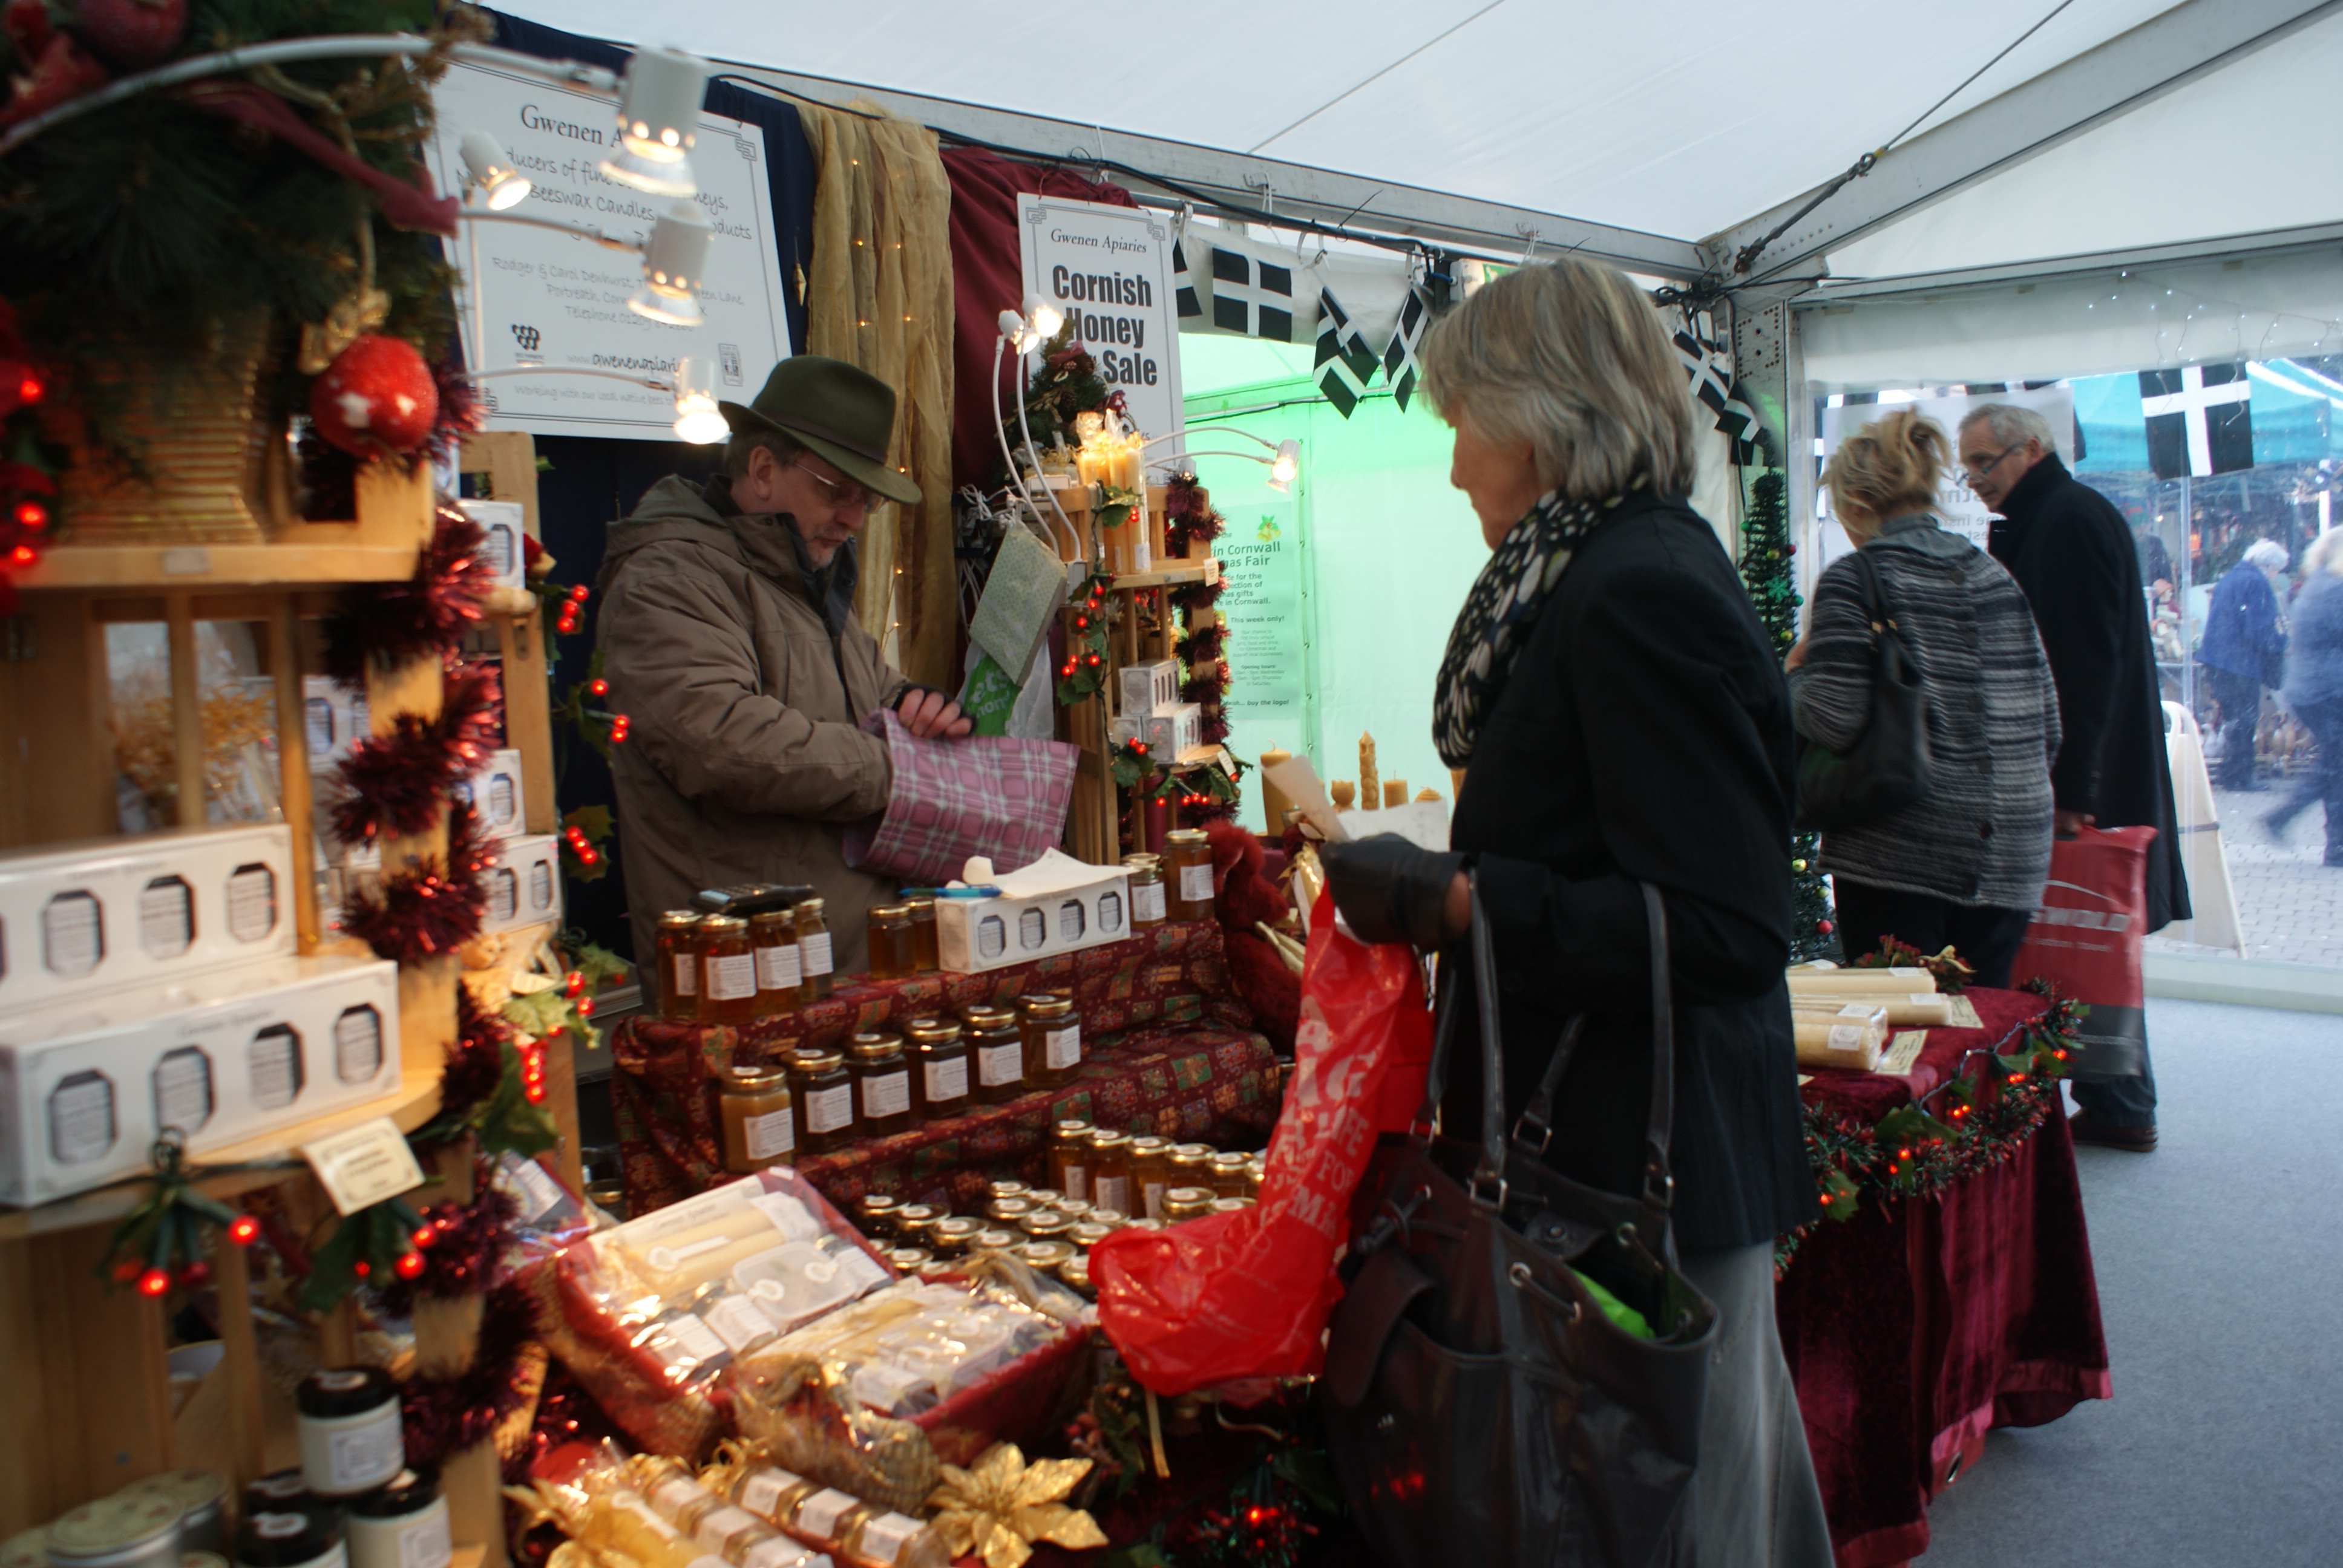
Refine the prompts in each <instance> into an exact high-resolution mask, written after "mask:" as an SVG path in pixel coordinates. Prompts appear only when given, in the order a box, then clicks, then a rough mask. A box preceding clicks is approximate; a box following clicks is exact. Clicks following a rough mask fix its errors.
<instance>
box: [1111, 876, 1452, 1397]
mask: <svg viewBox="0 0 2343 1568" xmlns="http://www.w3.org/2000/svg"><path fill="white" fill-rule="evenodd" d="M1310 930H1311V936H1310V948H1309V951H1308V953H1307V955H1306V956H1305V957H1304V959H1303V960H1302V1022H1301V1027H1300V1028H1299V1029H1298V1030H1296V1031H1295V1035H1294V1045H1293V1070H1292V1076H1291V1077H1290V1079H1289V1080H1288V1081H1287V1084H1286V1090H1285V1104H1284V1107H1283V1109H1282V1110H1281V1111H1280V1112H1279V1114H1278V1118H1277V1131H1275V1132H1274V1133H1272V1135H1271V1138H1270V1144H1269V1169H1268V1172H1267V1174H1266V1176H1265V1177H1264V1179H1263V1180H1262V1188H1261V1201H1260V1202H1259V1203H1258V1204H1256V1205H1254V1206H1253V1207H1252V1208H1250V1209H1241V1210H1238V1211H1235V1212H1234V1213H1228V1214H1212V1215H1207V1216H1206V1217H1204V1218H1202V1219H1200V1220H1189V1221H1183V1222H1182V1223H1180V1224H1177V1225H1172V1226H1170V1227H1168V1228H1166V1229H1164V1230H1161V1231H1116V1232H1115V1233H1114V1234H1113V1235H1111V1236H1109V1237H1107V1238H1106V1239H1105V1240H1104V1241H1101V1242H1099V1243H1098V1245H1096V1246H1095V1247H1092V1248H1091V1260H1090V1268H1091V1283H1092V1284H1093V1285H1095V1286H1096V1287H1097V1289H1098V1302H1099V1324H1100V1327H1101V1329H1103V1330H1104V1331H1105V1333H1106V1336H1107V1338H1108V1339H1109V1340H1110V1341H1111V1342H1112V1343H1113V1345H1114V1347H1115V1349H1116V1350H1118V1351H1120V1352H1122V1359H1123V1361H1124V1362H1125V1363H1126V1364H1127V1365H1129V1367H1130V1368H1131V1375H1132V1376H1134V1377H1136V1378H1137V1379H1138V1380H1139V1381H1140V1382H1141V1383H1143V1384H1144V1385H1146V1386H1147V1387H1149V1388H1151V1389H1153V1390H1154V1391H1155V1392H1158V1393H1184V1392H1187V1391H1188V1390H1190V1389H1196V1388H1204V1387H1208V1386H1210V1385H1212V1384H1214V1383H1222V1382H1231V1381H1232V1380H1234V1379H1237V1378H1247V1377H1300V1376H1302V1375H1305V1374H1308V1373H1312V1372H1316V1371H1317V1370H1318V1365H1319V1362H1320V1359H1321V1357H1322V1354H1323V1347H1322V1338H1323V1331H1324V1329H1325V1326H1326V1317H1327V1314H1328V1313H1330V1312H1332V1311H1333V1310H1334V1303H1335V1302H1336V1301H1337V1300H1339V1299H1340V1298H1341V1296H1342V1283H1341V1282H1340V1281H1339V1280H1337V1279H1336V1278H1335V1275H1334V1253H1335V1250H1336V1249H1337V1248H1338V1247H1339V1246H1340V1245H1341V1244H1342V1241H1344V1240H1345V1239H1346V1238H1347V1236H1348V1235H1349V1231H1350V1205H1351V1193H1352V1190H1353V1188H1355V1187H1356V1186H1357V1185H1358V1183H1359V1178H1360V1176H1361V1174H1362V1173H1363V1172H1364V1171H1365V1170H1366V1168H1367V1158H1368V1156H1369V1155H1370V1154H1372V1153H1373V1151H1374V1147H1375V1139H1376V1136H1377V1135H1378V1134H1380V1133H1383V1132H1402V1131H1406V1129H1407V1125H1408V1122H1409V1121H1410V1120H1411V1119H1412V1118H1413V1116H1414V1114H1415V1111H1416V1110H1417V1107H1418V1105H1419V1104H1420V1103H1421V1101H1422V1100H1423V1076H1424V1072H1425V1070H1426V1068H1427V1067H1428V1066H1429V1065H1430V1062H1431V1060H1432V1020H1431V1017H1430V1015H1429V1014H1428V1013H1426V1012H1425V1011H1424V1007H1423V970H1422V969H1421V968H1420V966H1419V965H1418V964H1417V961H1416V957H1415V950H1413V948H1410V947H1408V946H1406V945H1405V944H1404V943H1384V944H1381V945H1378V946H1373V947H1370V946H1368V945H1367V944H1366V943H1364V942H1362V941H1360V940H1357V939H1356V938H1354V937H1353V936H1352V935H1351V934H1350V933H1349V932H1347V931H1342V930H1337V929H1336V927H1335V922H1334V909H1333V903H1332V900H1331V899H1327V898H1321V899H1320V900H1319V902H1318V908H1317V910H1316V911H1315V912H1314V916H1313V918H1312V920H1311V922H1310Z"/></svg>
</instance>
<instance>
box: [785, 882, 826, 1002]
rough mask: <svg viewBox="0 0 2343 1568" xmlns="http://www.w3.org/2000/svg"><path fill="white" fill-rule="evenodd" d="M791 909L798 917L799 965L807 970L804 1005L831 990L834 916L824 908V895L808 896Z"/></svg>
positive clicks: (801, 992) (794, 915)
mask: <svg viewBox="0 0 2343 1568" xmlns="http://www.w3.org/2000/svg"><path fill="white" fill-rule="evenodd" d="M789 912H790V914H791V915H792V916H793V917H795V919H796V920H797V928H798V965H799V969H800V970H802V971H803V974H804V980H803V982H802V985H803V989H802V990H800V991H799V1005H800V1006H802V1005H803V1004H804V1003H806V1002H809V1001H820V1000H821V999H822V998H824V997H826V996H828V995H829V994H830V967H831V960H830V920H829V919H828V917H826V916H825V915H823V913H822V912H821V900H820V899H808V900H806V901H805V902H804V903H802V904H799V906H798V907H797V908H796V909H794V910H790V911H789Z"/></svg>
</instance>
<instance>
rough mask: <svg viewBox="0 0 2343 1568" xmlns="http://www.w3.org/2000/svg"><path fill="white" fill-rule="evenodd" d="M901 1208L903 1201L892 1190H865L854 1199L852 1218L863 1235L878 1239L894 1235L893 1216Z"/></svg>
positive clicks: (873, 1239)
mask: <svg viewBox="0 0 2343 1568" xmlns="http://www.w3.org/2000/svg"><path fill="white" fill-rule="evenodd" d="M902 1208H903V1201H902V1200H901V1199H900V1198H898V1197H896V1196H895V1195H894V1194H893V1193H892V1192H865V1193H864V1194H863V1195H862V1196H861V1197H860V1198H858V1199H856V1200H855V1201H854V1218H855V1220H856V1221H857V1222H858V1223H859V1224H860V1225H861V1227H862V1233H863V1234H864V1235H866V1236H868V1237H870V1239H871V1240H872V1241H880V1240H884V1239H889V1238H891V1237H893V1236H894V1234H895V1216H896V1215H897V1214H899V1213H900V1212H901V1211H902Z"/></svg>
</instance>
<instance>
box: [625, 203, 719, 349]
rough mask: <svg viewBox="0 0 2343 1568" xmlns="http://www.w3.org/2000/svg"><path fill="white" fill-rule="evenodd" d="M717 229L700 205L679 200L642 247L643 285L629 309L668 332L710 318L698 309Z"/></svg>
mask: <svg viewBox="0 0 2343 1568" xmlns="http://www.w3.org/2000/svg"><path fill="white" fill-rule="evenodd" d="M715 238H716V230H715V229H714V228H713V227H712V226H710V225H709V221H708V219H707V218H705V217H703V216H701V215H700V211H699V203H697V202H689V201H679V202H678V203H676V204H675V206H673V207H671V208H670V209H669V212H668V214H667V216H665V217H662V218H660V219H659V222H658V223H657V224H655V225H653V226H652V227H651V237H650V240H649V244H647V245H646V246H644V247H643V282H642V286H641V287H639V288H638V289H636V290H635V292H634V294H633V295H632V296H630V297H628V300H627V308H628V309H629V310H631V311H633V312H634V313H635V314H636V315H638V316H648V317H650V318H651V319H652V320H653V321H663V322H665V323H667V324H668V325H669V327H697V326H699V324H700V323H701V322H702V321H703V320H705V319H706V317H703V316H702V315H701V314H700V310H699V285H700V283H701V281H702V279H703V278H705V276H707V267H708V247H709V245H711V244H712V243H714V241H715Z"/></svg>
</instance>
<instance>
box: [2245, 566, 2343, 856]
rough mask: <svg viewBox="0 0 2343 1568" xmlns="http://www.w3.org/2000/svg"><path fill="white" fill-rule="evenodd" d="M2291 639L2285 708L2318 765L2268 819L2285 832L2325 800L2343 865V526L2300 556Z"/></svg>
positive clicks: (2331, 850)
mask: <svg viewBox="0 0 2343 1568" xmlns="http://www.w3.org/2000/svg"><path fill="white" fill-rule="evenodd" d="M2302 571H2303V578H2302V591H2301V592H2299V593H2298V594H2297V595H2296V596H2295V599H2294V608H2293V610H2292V611H2291V618H2292V620H2293V625H2294V638H2293V641H2292V642H2291V643H2290V644H2289V645H2288V648H2287V651H2286V686H2285V688H2284V689H2283V695H2284V696H2285V698H2286V705H2287V708H2288V709H2289V710H2290V711H2291V712H2292V713H2293V714H2294V716H2295V717H2296V718H2297V719H2301V720H2302V722H2303V727H2304V728H2305V729H2308V730H2309V731H2310V734H2311V739H2314V740H2316V741H2318V766H2317V769H2316V770H2315V771H2313V772H2312V773H2310V774H2308V776H2306V777H2305V778H2304V779H2303V780H2302V781H2301V782H2300V783H2298V784H2297V785H2296V786H2295V787H2294V791H2293V793H2292V794H2290V795H2288V797H2287V798H2286V799H2284V800H2283V801H2281V802H2279V804H2278V809H2276V810H2275V811H2272V812H2271V813H2270V814H2269V815H2268V816H2267V817H2265V818H2263V819H2262V825H2263V826H2264V827H2266V828H2268V829H2269V830H2270V834H2271V836H2272V837H2274V838H2279V839H2283V838H2284V837H2285V836H2286V830H2287V829H2288V827H2289V826H2291V825H2292V824H2293V821H2294V819H2295V818H2296V817H2297V816H2298V815H2300V814H2301V813H2302V812H2303V811H2304V810H2305V809H2307V808H2308V807H2309V805H2310V804H2311V802H2313V801H2314V800H2324V801H2325V802H2326V803H2327V864H2328V865H2329V866H2336V867H2343V528H2337V529H2334V530H2333V531H2331V532H2328V533H2324V534H2321V535H2319V536H2318V538H2317V539H2316V540H2315V541H2313V542H2312V544H2311V547H2310V548H2308V550H2305V551H2304V552H2303V555H2302Z"/></svg>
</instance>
